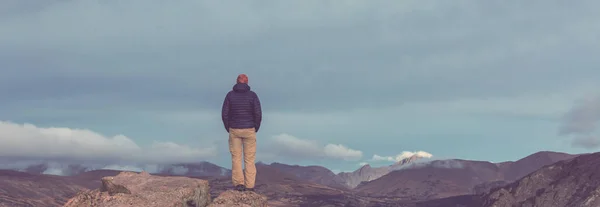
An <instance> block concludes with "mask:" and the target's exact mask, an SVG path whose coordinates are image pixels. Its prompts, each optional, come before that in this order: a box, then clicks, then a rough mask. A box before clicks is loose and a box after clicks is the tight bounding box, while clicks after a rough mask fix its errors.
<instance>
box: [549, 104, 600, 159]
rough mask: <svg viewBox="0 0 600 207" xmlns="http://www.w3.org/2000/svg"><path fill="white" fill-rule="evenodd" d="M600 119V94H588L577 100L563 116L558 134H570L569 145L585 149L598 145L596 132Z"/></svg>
mask: <svg viewBox="0 0 600 207" xmlns="http://www.w3.org/2000/svg"><path fill="white" fill-rule="evenodd" d="M599 121H600V95H596V96H588V97H585V98H584V99H581V100H580V101H579V102H577V103H576V104H575V105H574V106H573V107H572V108H571V110H569V111H568V112H567V113H566V114H565V115H564V117H563V122H562V125H561V126H560V129H559V132H558V134H559V135H563V136H572V138H573V140H572V142H571V145H572V146H574V147H581V148H585V149H597V148H599V147H600V136H598V135H597V134H595V133H596V129H597V126H598V122H599Z"/></svg>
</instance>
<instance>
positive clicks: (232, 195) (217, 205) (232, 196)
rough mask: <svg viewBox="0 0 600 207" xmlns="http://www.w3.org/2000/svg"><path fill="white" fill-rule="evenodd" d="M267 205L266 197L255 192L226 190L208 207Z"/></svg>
mask: <svg viewBox="0 0 600 207" xmlns="http://www.w3.org/2000/svg"><path fill="white" fill-rule="evenodd" d="M230 206H240V207H267V197H266V196H263V195H260V194H258V193H255V192H250V191H245V192H240V191H233V190H228V191H225V192H223V193H221V194H220V195H219V197H217V198H215V200H214V201H213V202H212V203H211V204H210V205H208V207H230Z"/></svg>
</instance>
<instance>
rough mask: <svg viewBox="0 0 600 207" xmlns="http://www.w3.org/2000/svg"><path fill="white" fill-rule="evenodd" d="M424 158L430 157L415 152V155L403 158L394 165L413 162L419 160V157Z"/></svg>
mask: <svg viewBox="0 0 600 207" xmlns="http://www.w3.org/2000/svg"><path fill="white" fill-rule="evenodd" d="M422 158H428V157H426V156H422V155H420V154H414V155H412V156H410V157H407V158H404V159H402V160H400V161H398V162H396V163H394V164H393V165H392V166H398V165H405V164H409V163H412V162H414V161H416V160H419V159H422Z"/></svg>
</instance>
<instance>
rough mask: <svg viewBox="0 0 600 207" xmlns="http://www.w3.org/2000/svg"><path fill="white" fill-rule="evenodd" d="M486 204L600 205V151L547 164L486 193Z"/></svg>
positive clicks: (491, 206)
mask: <svg viewBox="0 0 600 207" xmlns="http://www.w3.org/2000/svg"><path fill="white" fill-rule="evenodd" d="M483 200H484V203H483V206H486V207H501V206H530V207H563V206H577V207H597V206H600V153H593V154H587V155H580V156H578V157H576V158H573V159H569V160H564V161H559V162H558V163H556V164H553V165H549V166H545V167H543V168H541V169H539V170H537V171H535V172H534V173H531V174H529V175H527V176H525V177H523V178H521V179H520V180H518V181H516V182H514V183H512V184H510V185H508V186H505V187H501V188H498V189H495V190H493V191H492V192H491V193H489V194H486V195H485V196H484V198H483Z"/></svg>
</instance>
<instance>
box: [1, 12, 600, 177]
mask: <svg viewBox="0 0 600 207" xmlns="http://www.w3.org/2000/svg"><path fill="white" fill-rule="evenodd" d="M0 5H1V6H0V63H1V64H0V71H1V72H2V73H1V74H0V120H2V122H0V156H2V157H7V158H15V159H40V158H47V159H58V160H62V159H67V160H69V159H77V160H82V161H85V162H93V161H106V162H113V161H114V162H117V161H123V162H173V161H177V162H179V161H181V162H190V161H202V160H206V161H210V162H214V163H216V164H219V165H222V166H225V167H230V166H229V165H230V161H229V160H228V159H229V158H230V157H229V156H230V155H229V151H228V149H227V134H226V131H225V130H224V128H223V126H222V123H221V120H220V110H221V104H222V101H223V98H224V96H225V94H226V93H227V92H228V91H229V90H231V87H232V86H233V84H234V83H235V78H236V76H237V74H239V73H246V74H248V76H249V79H250V86H251V87H252V89H253V90H254V91H256V92H257V93H258V95H259V97H260V98H261V101H262V104H263V111H264V121H263V124H262V127H261V131H260V132H259V134H258V145H259V151H258V155H257V156H258V157H259V159H260V160H262V161H264V162H273V161H277V162H284V163H290V164H301V165H308V164H319V165H324V166H326V167H329V168H330V169H333V170H343V171H347V170H353V169H355V168H356V167H357V165H358V163H364V162H367V163H372V164H373V165H384V164H390V163H392V162H393V161H394V160H395V159H396V157H397V156H401V155H402V154H403V152H404V154H406V152H419V151H422V152H420V153H428V154H429V153H430V154H432V155H433V157H434V158H461V159H477V160H489V161H494V162H499V161H505V160H515V159H518V158H521V157H523V156H526V155H528V154H531V153H534V152H536V151H540V150H552V151H562V152H568V153H582V152H593V151H597V150H598V149H600V148H598V146H600V137H599V134H600V132H599V131H597V130H596V127H597V125H598V123H597V122H598V120H599V119H600V58H598V54H600V13H598V12H597V8H598V7H600V2H598V1H576V2H568V3H565V2H563V1H557V0H539V1H538V0H534V1H526V2H523V1H459V0H457V1H442V0H439V1H418V0H415V1H406V0H402V1H354V0H347V1H323V0H304V1H197V0H181V1H169V2H168V3H167V2H166V1H158V0H130V1H117V0H104V1H76V0H32V1H21V0H4V1H2V2H1V3H0Z"/></svg>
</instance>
